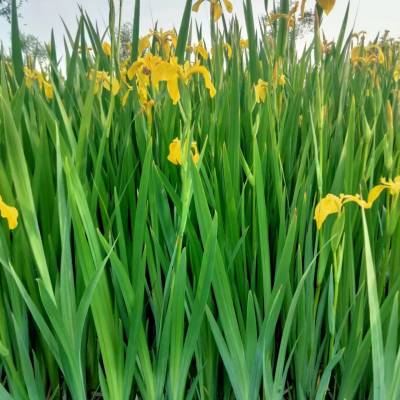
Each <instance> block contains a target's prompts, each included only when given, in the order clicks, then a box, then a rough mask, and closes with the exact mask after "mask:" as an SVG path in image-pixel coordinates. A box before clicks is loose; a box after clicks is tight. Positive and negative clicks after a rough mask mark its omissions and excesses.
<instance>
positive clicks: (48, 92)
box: [44, 82, 54, 100]
mask: <svg viewBox="0 0 400 400" xmlns="http://www.w3.org/2000/svg"><path fill="white" fill-rule="evenodd" d="M44 94H45V96H46V98H47V99H48V100H52V99H53V97H54V93H53V86H51V84H50V83H48V82H44Z"/></svg>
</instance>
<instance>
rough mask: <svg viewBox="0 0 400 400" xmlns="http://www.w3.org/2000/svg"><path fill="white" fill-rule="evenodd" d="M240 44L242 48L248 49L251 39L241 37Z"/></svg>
mask: <svg viewBox="0 0 400 400" xmlns="http://www.w3.org/2000/svg"><path fill="white" fill-rule="evenodd" d="M239 44H240V47H241V48H242V49H246V48H248V47H249V40H248V39H240V42H239Z"/></svg>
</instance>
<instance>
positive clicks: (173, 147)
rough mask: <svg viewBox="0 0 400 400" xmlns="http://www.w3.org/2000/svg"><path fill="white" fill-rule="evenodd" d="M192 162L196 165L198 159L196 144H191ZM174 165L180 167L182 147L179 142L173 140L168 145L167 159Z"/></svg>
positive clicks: (176, 139)
mask: <svg viewBox="0 0 400 400" xmlns="http://www.w3.org/2000/svg"><path fill="white" fill-rule="evenodd" d="M190 149H191V153H192V160H193V162H194V163H195V164H196V165H197V163H198V162H199V159H200V154H199V149H198V147H197V143H196V142H192V144H191V146H190ZM167 159H168V161H170V162H171V163H172V164H174V165H182V146H181V141H180V140H179V139H178V138H175V139H174V140H173V141H172V142H171V143H170V145H169V154H168V157H167Z"/></svg>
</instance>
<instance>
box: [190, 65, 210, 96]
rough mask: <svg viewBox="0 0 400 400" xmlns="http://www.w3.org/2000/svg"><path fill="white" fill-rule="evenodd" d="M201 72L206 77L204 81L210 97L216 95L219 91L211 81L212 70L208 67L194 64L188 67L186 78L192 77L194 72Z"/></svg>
mask: <svg viewBox="0 0 400 400" xmlns="http://www.w3.org/2000/svg"><path fill="white" fill-rule="evenodd" d="M196 73H197V74H201V75H202V76H203V78H204V83H205V85H206V88H207V89H208V91H209V93H210V97H214V96H215V95H216V93H217V91H216V89H215V87H214V85H213V83H212V81H211V75H210V72H209V71H208V69H207V68H206V67H204V66H203V65H193V66H191V67H189V68H188V70H187V71H186V79H188V78H190V76H192V75H193V74H196Z"/></svg>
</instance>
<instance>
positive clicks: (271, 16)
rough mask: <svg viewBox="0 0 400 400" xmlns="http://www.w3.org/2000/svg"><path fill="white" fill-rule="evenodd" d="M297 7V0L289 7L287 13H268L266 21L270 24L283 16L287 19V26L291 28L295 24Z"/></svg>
mask: <svg viewBox="0 0 400 400" xmlns="http://www.w3.org/2000/svg"><path fill="white" fill-rule="evenodd" d="M298 8H299V2H298V1H297V2H296V3H294V6H293V7H292V8H291V9H290V11H289V13H288V14H284V13H272V14H269V15H268V22H269V24H270V25H272V24H273V23H274V22H275V21H277V20H279V19H281V18H283V19H286V21H287V26H288V27H289V28H293V27H294V26H295V24H296V17H295V14H296V12H297V10H298Z"/></svg>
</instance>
